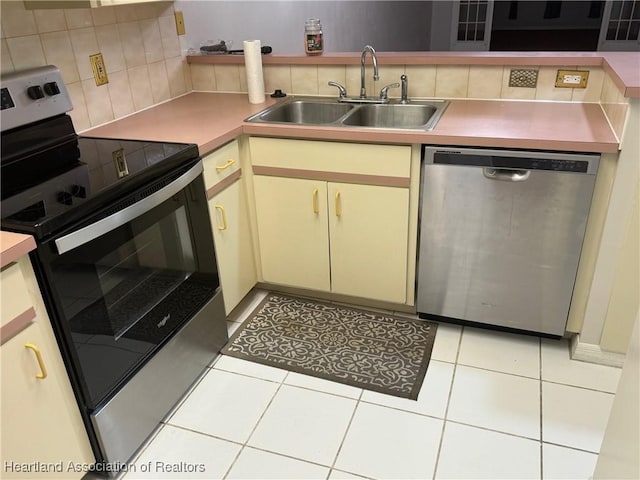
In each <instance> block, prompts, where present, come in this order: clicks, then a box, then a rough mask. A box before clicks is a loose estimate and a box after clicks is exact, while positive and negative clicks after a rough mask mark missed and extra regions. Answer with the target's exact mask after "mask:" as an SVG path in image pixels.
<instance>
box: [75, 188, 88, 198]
mask: <svg viewBox="0 0 640 480" xmlns="http://www.w3.org/2000/svg"><path fill="white" fill-rule="evenodd" d="M71 195H73V196H74V197H78V198H87V189H86V188H84V187H83V186H82V185H73V186H72V187H71Z"/></svg>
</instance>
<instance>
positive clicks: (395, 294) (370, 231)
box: [328, 183, 409, 303]
mask: <svg viewBox="0 0 640 480" xmlns="http://www.w3.org/2000/svg"><path fill="white" fill-rule="evenodd" d="M328 202H329V231H330V239H331V287H332V288H331V290H332V291H333V292H334V293H342V294H346V295H353V296H356V297H364V298H371V299H376V300H384V301H389V302H394V303H405V302H406V298H407V248H408V231H409V189H407V188H395V187H381V186H372V185H356V184H348V183H329V185H328Z"/></svg>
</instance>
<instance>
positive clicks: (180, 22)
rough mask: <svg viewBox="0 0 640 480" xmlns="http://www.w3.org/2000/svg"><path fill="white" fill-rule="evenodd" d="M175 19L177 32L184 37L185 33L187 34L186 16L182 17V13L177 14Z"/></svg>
mask: <svg viewBox="0 0 640 480" xmlns="http://www.w3.org/2000/svg"><path fill="white" fill-rule="evenodd" d="M175 17H176V31H177V32H178V35H184V34H185V33H187V32H186V30H185V28H184V15H182V12H175Z"/></svg>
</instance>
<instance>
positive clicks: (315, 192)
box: [312, 188, 320, 215]
mask: <svg viewBox="0 0 640 480" xmlns="http://www.w3.org/2000/svg"><path fill="white" fill-rule="evenodd" d="M312 197H313V202H312V205H313V213H314V215H317V214H319V213H320V206H319V204H318V189H317V188H314V189H313V196H312Z"/></svg>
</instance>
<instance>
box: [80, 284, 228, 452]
mask: <svg viewBox="0 0 640 480" xmlns="http://www.w3.org/2000/svg"><path fill="white" fill-rule="evenodd" d="M221 311H222V312H224V304H223V302H222V291H221V290H220V289H218V292H217V293H216V295H215V296H214V297H213V298H212V299H211V300H210V301H209V303H207V304H206V305H205V306H204V307H203V308H202V309H200V311H199V312H198V313H197V314H195V315H194V316H193V318H192V319H191V320H190V322H189V323H188V324H187V325H185V326H184V327H183V328H182V329H181V330H180V331H179V332H178V333H177V334H176V335H175V336H174V337H173V338H172V339H171V340H170V341H169V342H168V343H167V344H166V345H165V346H164V347H163V348H162V349H161V350H160V351H159V352H158V353H157V354H156V355H155V356H154V357H153V358H152V359H151V360H149V362H147V364H146V365H145V366H144V367H142V369H141V370H140V371H138V372H137V373H136V374H135V376H134V377H133V378H132V379H131V380H129V381H128V382H127V384H126V385H125V386H124V387H123V388H122V389H121V390H120V391H119V392H118V393H117V394H116V395H115V396H114V397H113V398H111V399H110V400H109V402H108V403H107V404H106V405H105V406H104V407H102V408H100V409H99V410H98V411H96V412H94V413H93V414H92V415H91V421H92V422H93V425H94V427H95V429H96V432H97V435H98V439H99V441H100V445H101V447H102V450H103V451H104V453H105V456H106V458H108V459H109V461H110V462H111V463H114V464H118V463H120V464H122V463H126V462H127V461H128V460H129V458H130V457H131V453H132V452H135V451H136V450H137V449H138V448H139V447H140V445H142V444H143V443H144V441H145V439H146V438H147V437H149V435H151V433H152V432H153V431H154V430H155V429H156V428H157V427H158V425H159V424H160V422H161V421H162V420H163V419H164V418H165V417H166V415H167V412H169V411H170V410H171V409H172V408H173V406H174V405H175V404H176V403H177V402H178V401H179V400H180V398H181V397H182V396H183V395H184V393H185V392H186V391H188V390H189V388H190V387H191V385H192V384H193V383H194V382H195V381H197V379H198V378H199V377H200V376H201V374H202V373H203V372H204V371H205V369H206V367H207V366H208V365H209V364H210V363H211V362H212V359H213V357H212V354H211V352H212V350H215V351H219V350H220V349H221V348H222V347H223V346H224V343H225V340H224V339H226V338H227V337H226V324H225V323H224V322H212V321H211V319H212V318H217V317H219V316H220V312H221ZM211 339H215V342H217V343H215V342H214V343H212V342H211Z"/></svg>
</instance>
